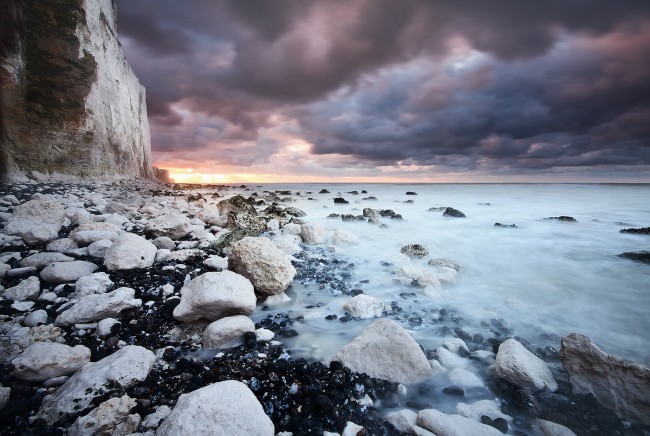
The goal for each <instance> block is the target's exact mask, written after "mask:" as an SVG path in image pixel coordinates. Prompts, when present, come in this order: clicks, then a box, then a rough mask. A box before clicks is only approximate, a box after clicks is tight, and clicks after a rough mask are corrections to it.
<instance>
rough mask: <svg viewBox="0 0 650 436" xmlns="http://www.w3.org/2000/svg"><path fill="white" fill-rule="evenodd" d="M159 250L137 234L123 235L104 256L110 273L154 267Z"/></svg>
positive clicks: (105, 264)
mask: <svg viewBox="0 0 650 436" xmlns="http://www.w3.org/2000/svg"><path fill="white" fill-rule="evenodd" d="M156 251H157V248H156V246H155V245H153V244H152V243H151V242H149V241H147V240H146V239H145V238H143V237H142V236H140V235H136V234H135V233H123V234H122V235H121V236H120V237H119V238H118V239H117V240H116V241H115V242H113V245H111V248H109V249H108V251H107V252H106V255H105V256H104V266H105V267H106V269H107V270H109V271H115V270H122V269H137V268H148V267H150V266H151V265H153V262H154V259H155V257H156Z"/></svg>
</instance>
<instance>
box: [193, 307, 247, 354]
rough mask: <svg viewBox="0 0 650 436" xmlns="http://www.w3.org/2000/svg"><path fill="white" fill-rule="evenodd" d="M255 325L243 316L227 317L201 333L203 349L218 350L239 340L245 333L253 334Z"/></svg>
mask: <svg viewBox="0 0 650 436" xmlns="http://www.w3.org/2000/svg"><path fill="white" fill-rule="evenodd" d="M254 331H255V324H254V323H253V321H251V319H250V318H249V317H247V316H244V315H235V316H228V317H226V318H221V319H219V320H217V321H214V322H213V323H211V324H210V325H209V326H208V327H207V328H206V329H205V332H203V348H206V349H213V348H219V347H221V346H223V345H226V344H228V343H230V342H232V341H235V340H237V339H240V338H241V337H242V335H243V334H244V333H246V332H254Z"/></svg>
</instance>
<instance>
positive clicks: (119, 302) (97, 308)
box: [55, 288, 142, 326]
mask: <svg viewBox="0 0 650 436" xmlns="http://www.w3.org/2000/svg"><path fill="white" fill-rule="evenodd" d="M134 295H135V291H134V290H133V289H131V288H118V289H116V290H114V291H113V292H108V293H106V294H95V295H88V296H86V297H82V298H81V299H79V301H77V303H76V304H75V305H74V306H72V307H71V308H70V309H68V310H66V311H64V312H63V313H61V314H60V315H59V316H58V317H57V318H56V321H55V324H56V325H58V326H68V325H73V324H80V323H86V322H92V321H97V320H100V319H103V318H109V317H119V316H120V313H122V311H124V310H127V309H137V308H139V307H141V306H142V300H140V299H135V298H134Z"/></svg>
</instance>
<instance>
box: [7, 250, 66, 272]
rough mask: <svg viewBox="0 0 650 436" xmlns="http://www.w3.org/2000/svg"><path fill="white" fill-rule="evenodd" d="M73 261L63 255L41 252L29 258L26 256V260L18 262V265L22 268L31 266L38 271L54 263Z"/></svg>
mask: <svg viewBox="0 0 650 436" xmlns="http://www.w3.org/2000/svg"><path fill="white" fill-rule="evenodd" d="M73 260H74V257H70V256H66V255H65V254H63V253H56V252H54V253H48V252H43V253H36V254H32V255H31V256H27V257H26V258H24V259H23V260H21V261H20V262H18V265H20V266H21V267H23V268H24V267H28V266H33V267H36V268H38V269H42V268H45V267H46V266H47V265H49V264H51V263H54V262H72V261H73Z"/></svg>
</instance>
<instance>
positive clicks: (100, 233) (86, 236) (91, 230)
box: [70, 221, 122, 246]
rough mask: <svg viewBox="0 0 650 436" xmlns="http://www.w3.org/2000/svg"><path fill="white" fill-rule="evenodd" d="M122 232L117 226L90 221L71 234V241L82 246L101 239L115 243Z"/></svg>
mask: <svg viewBox="0 0 650 436" xmlns="http://www.w3.org/2000/svg"><path fill="white" fill-rule="evenodd" d="M121 230H122V229H121V228H120V227H118V226H116V225H115V224H110V223H105V222H94V221H89V222H87V223H83V224H81V225H80V226H79V227H77V228H76V229H74V230H73V231H72V232H70V239H72V240H73V241H75V242H76V243H77V244H79V245H80V246H85V245H89V244H92V243H93V242H95V241H99V240H100V239H108V240H109V241H115V240H116V239H117V238H118V237H119V236H120V232H121Z"/></svg>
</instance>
